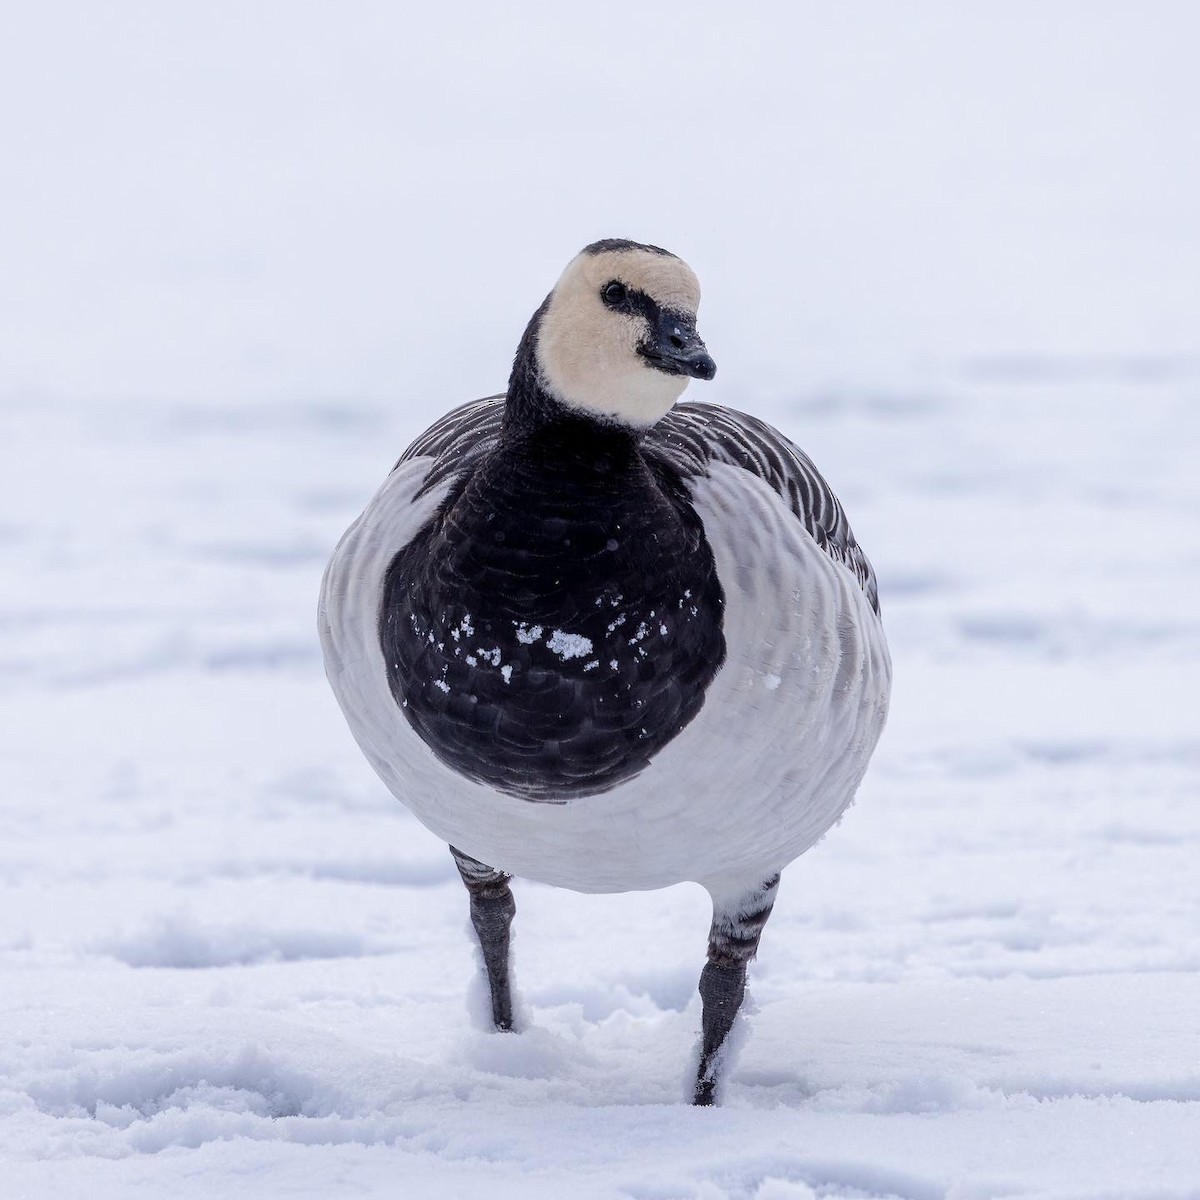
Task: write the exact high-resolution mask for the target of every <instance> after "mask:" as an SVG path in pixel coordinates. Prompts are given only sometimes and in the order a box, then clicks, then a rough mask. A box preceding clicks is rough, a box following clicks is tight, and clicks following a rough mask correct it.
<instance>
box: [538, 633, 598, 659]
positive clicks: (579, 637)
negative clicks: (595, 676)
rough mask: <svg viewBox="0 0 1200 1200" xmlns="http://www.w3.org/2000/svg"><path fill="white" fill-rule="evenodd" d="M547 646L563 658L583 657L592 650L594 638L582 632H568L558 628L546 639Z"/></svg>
mask: <svg viewBox="0 0 1200 1200" xmlns="http://www.w3.org/2000/svg"><path fill="white" fill-rule="evenodd" d="M546 646H547V648H548V649H549V650H550V652H551V653H553V654H557V655H558V657H559V658H561V659H563V660H566V659H569V658H583V656H584V655H585V654H591V652H592V639H591V638H586V637H584V636H583V634H581V633H566V632H564V631H563V630H561V629H556V630H554V632H553V633H551V634H550V636H549V637H548V638H547V639H546Z"/></svg>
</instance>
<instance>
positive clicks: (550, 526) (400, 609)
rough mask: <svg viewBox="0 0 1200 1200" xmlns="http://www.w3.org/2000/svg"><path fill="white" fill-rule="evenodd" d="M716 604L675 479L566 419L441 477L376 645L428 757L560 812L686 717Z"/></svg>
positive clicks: (708, 647)
mask: <svg viewBox="0 0 1200 1200" xmlns="http://www.w3.org/2000/svg"><path fill="white" fill-rule="evenodd" d="M723 606H724V598H723V596H722V593H721V587H720V584H719V582H718V580H717V575H716V568H715V565H714V563H713V557H712V552H711V550H710V549H709V546H708V543H707V542H706V540H705V538H704V532H703V527H702V525H701V522H700V519H699V518H698V517H697V516H696V514H695V512H694V511H693V510H692V508H691V506H690V504H689V502H688V499H687V495H686V492H685V490H684V488H683V485H682V483H681V481H680V478H679V477H678V475H676V474H673V473H672V470H671V468H670V466H669V465H663V464H661V463H655V464H654V465H651V464H650V463H648V462H647V460H646V459H644V458H643V456H642V454H641V453H640V451H639V450H638V448H637V443H636V441H635V440H634V438H633V437H632V436H631V435H629V434H627V433H624V432H621V431H618V430H613V429H606V428H603V427H600V426H598V425H597V424H596V423H595V422H591V421H583V420H579V421H574V420H571V421H564V422H559V423H556V424H554V425H552V426H548V427H541V428H537V429H533V430H526V431H524V432H521V433H520V434H513V435H512V436H509V437H505V438H503V439H501V440H500V442H499V443H498V445H497V447H496V449H495V450H494V451H493V452H492V453H491V454H489V455H488V456H487V457H486V458H484V459H483V460H482V461H481V462H477V463H474V464H473V465H472V469H471V470H470V471H469V472H468V473H467V474H465V475H464V476H463V477H462V478H460V479H459V480H458V481H457V482H456V484H455V486H454V488H453V490H452V491H451V493H450V495H449V497H448V498H447V500H446V502H445V503H444V504H443V505H442V507H441V509H440V510H439V512H438V513H437V515H436V516H435V517H434V518H433V520H432V521H430V523H429V524H428V525H427V526H426V527H425V528H424V529H422V530H421V532H420V533H419V534H418V535H417V536H416V537H415V538H414V539H413V541H412V542H410V543H409V544H408V545H407V546H406V547H405V548H404V549H403V550H402V551H400V553H399V554H397V555H396V557H395V559H394V560H393V561H392V563H391V566H390V568H389V570H388V572H387V575H386V578H385V581H384V589H383V598H382V606H381V610H380V641H381V645H382V649H383V654H384V658H385V661H386V664H387V672H388V682H389V684H390V686H391V690H392V694H393V695H394V696H395V698H396V702H397V703H398V704H399V705H400V706H401V708H402V710H403V712H404V715H405V717H406V718H407V719H408V721H409V723H410V724H411V725H412V727H413V729H415V730H416V732H417V733H418V734H419V735H420V737H421V738H422V739H423V740H424V741H425V743H426V745H428V746H429V748H430V749H431V750H432V751H433V753H434V754H436V755H437V757H438V758H439V759H441V761H442V762H444V763H445V764H446V765H447V766H449V767H451V768H452V769H454V770H455V771H458V772H459V773H460V774H462V775H465V776H467V777H469V778H471V779H474V780H478V781H480V782H482V783H486V784H489V785H491V786H492V787H495V788H497V789H499V790H500V791H503V792H507V793H509V794H512V795H517V796H522V797H526V798H528V799H531V800H541V801H549V802H554V801H560V802H561V801H564V800H567V799H569V798H571V797H575V796H586V795H591V794H595V793H598V792H603V791H606V790H607V789H609V788H611V787H613V786H614V785H615V784H617V783H619V782H621V781H622V780H625V779H629V778H631V777H632V776H634V775H636V774H637V773H638V772H639V771H641V770H642V769H643V768H644V767H645V766H646V765H647V764H648V763H649V762H650V760H651V759H652V758H653V757H654V755H655V754H656V753H657V752H658V751H659V750H661V749H662V748H663V747H664V746H665V745H667V743H668V742H670V741H671V739H672V738H674V737H675V736H676V735H677V734H678V733H679V732H680V730H682V729H683V728H684V727H685V726H686V725H687V724H688V722H689V721H691V720H692V719H693V718H694V717H695V716H696V714H697V713H698V712H699V711H700V709H701V707H702V705H703V703H704V695H705V690H706V688H707V687H708V685H709V683H710V682H711V681H712V679H713V677H714V675H715V674H716V672H717V669H718V668H719V666H720V664H721V662H722V660H723V658H724V654H725V639H724V635H723V633H722V610H723Z"/></svg>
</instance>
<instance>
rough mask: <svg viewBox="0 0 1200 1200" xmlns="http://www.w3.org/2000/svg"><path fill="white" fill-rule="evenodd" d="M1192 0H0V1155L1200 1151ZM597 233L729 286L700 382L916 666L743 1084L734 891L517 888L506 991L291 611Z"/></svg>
mask: <svg viewBox="0 0 1200 1200" xmlns="http://www.w3.org/2000/svg"><path fill="white" fill-rule="evenodd" d="M630 22H634V23H639V26H640V33H639V35H638V36H635V37H631V36H629V35H628V30H627V28H626V25H627V24H628V23H630ZM1197 32H1200V29H1198V28H1197V17H1196V13H1195V10H1194V9H1193V7H1192V6H1189V5H1185V4H1178V5H1172V4H1169V3H1164V4H1160V5H1157V6H1155V7H1154V8H1153V10H1146V11H1144V12H1139V11H1138V10H1137V9H1136V7H1135V6H1122V5H1109V4H1095V5H1088V6H1086V10H1085V9H1084V8H1081V7H1076V6H1069V5H1062V6H1041V5H1020V4H1018V5H1008V6H1004V7H1003V8H993V9H988V10H986V11H985V9H984V7H983V6H949V5H941V4H935V3H917V4H912V5H905V6H897V7H893V6H886V5H867V6H856V7H854V8H851V7H842V6H786V7H785V6H782V5H762V6H758V7H756V8H754V9H753V10H752V11H749V12H746V13H742V12H736V13H735V12H734V11H733V10H731V9H729V8H728V6H724V5H722V6H717V5H715V4H713V5H709V4H690V5H687V6H683V5H672V4H665V5H662V6H657V7H652V8H646V6H633V5H625V4H620V3H617V4H611V5H607V6H604V7H603V9H591V8H586V9H585V8H578V9H569V8H564V7H563V6H558V7H550V6H543V5H541V4H535V3H532V2H529V3H524V4H519V5H515V6H507V7H506V8H504V9H503V10H499V9H498V10H496V12H495V13H493V12H492V10H491V9H488V8H485V7H482V6H478V7H471V6H468V8H467V9H463V10H456V12H455V13H454V14H453V15H448V16H446V17H441V16H435V15H432V14H426V15H424V16H421V17H420V18H419V20H418V18H417V17H416V16H415V15H414V13H412V12H410V11H407V10H405V9H403V8H400V7H394V6H385V5H375V4H365V5H362V6H355V8H354V9H353V11H352V12H350V11H349V10H345V9H335V8H334V7H333V6H326V5H321V4H316V3H303V4H288V5H284V4H274V3H265V4H263V5H261V6H254V7H253V8H252V9H246V8H245V7H244V6H236V7H235V6H233V5H227V4H221V3H217V4H212V5H205V6H187V7H185V6H176V7H175V8H161V7H153V6H150V7H147V6H144V5H140V4H135V3H127V4H118V5H114V6H106V7H105V9H104V13H103V16H101V15H100V14H99V10H97V9H94V8H93V7H91V6H85V5H79V4H70V3H59V4H51V5H42V6H24V7H23V8H21V9H20V11H17V12H14V13H13V14H10V15H9V16H8V17H7V19H6V31H5V37H4V38H3V39H0V90H2V91H3V96H2V97H0V98H3V99H4V100H5V101H6V102H5V103H3V104H0V126H3V140H4V144H5V146H6V153H5V155H4V156H3V159H2V160H0V182H2V183H3V190H4V194H5V220H4V222H3V223H0V259H2V260H3V263H4V277H5V286H4V289H3V294H2V295H0V405H2V411H3V419H4V425H5V431H4V437H3V439H0V477H2V478H3V479H4V481H5V501H4V506H3V512H2V514H0V547H2V548H3V551H4V556H5V560H6V569H5V571H4V573H3V575H2V576H0V755H2V760H3V762H4V765H5V771H4V782H5V786H4V788H3V790H2V791H0V811H2V816H3V827H4V830H5V836H4V840H3V843H2V845H0V895H2V903H0V967H2V970H3V978H4V981H5V983H4V987H3V989H0V1027H2V1028H3V1029H4V1033H5V1036H4V1039H3V1044H2V1046H0V1177H2V1178H3V1181H4V1182H3V1185H2V1187H0V1191H2V1192H3V1194H4V1195H5V1196H6V1197H7V1196H9V1195H11V1196H14V1197H16V1196H31V1197H34V1196H37V1197H41V1196H48V1195H53V1196H62V1197H72V1196H81V1197H82V1196H87V1197H89V1198H92V1200H108V1198H109V1197H114V1198H115V1197H122V1198H127V1197H139V1196H145V1197H161V1196H172V1197H176V1196H177V1197H192V1196H195V1197H208V1196H212V1195H217V1194H222V1193H229V1194H237V1195H253V1196H256V1197H270V1196H287V1197H292V1196H320V1197H330V1196H341V1195H364V1196H396V1195H414V1196H422V1197H454V1196H461V1195H473V1194H477V1193H478V1192H480V1191H481V1190H482V1189H487V1191H488V1193H489V1194H490V1195H491V1196H493V1197H495V1198H496V1200H508V1198H509V1197H522V1198H525V1197H547V1198H550V1197H553V1198H559V1197H564V1196H570V1197H580V1198H582V1200H589V1198H592V1197H596V1198H601V1197H603V1198H605V1200H609V1198H613V1197H622V1198H636V1200H668V1198H669V1200H676V1198H678V1200H717V1198H720V1197H727V1196H728V1197H737V1198H739V1200H741V1198H745V1200H795V1198H798V1197H803V1198H805V1200H810V1198H811V1197H813V1196H818V1197H822V1198H827V1197H837V1198H845V1200H851V1198H859V1197H871V1198H883V1197H902V1198H904V1200H927V1198H928V1200H984V1198H993V1197H996V1198H998V1197H1009V1196H1011V1197H1017V1196H1020V1197H1023V1198H1027V1200H1131V1198H1133V1200H1150V1198H1154V1200H1184V1198H1185V1197H1196V1196H1198V1195H1200V1033H1198V1030H1197V1018H1196V1014H1197V1013H1198V1012H1200V893H1198V891H1197V887H1196V882H1195V880H1196V871H1195V864H1196V857H1197V853H1198V851H1200V804H1198V803H1197V800H1198V798H1200V797H1198V793H1200V731H1198V727H1197V721H1196V715H1195V714H1196V707H1195V694H1196V684H1195V680H1196V676H1197V667H1198V660H1200V619H1198V618H1197V615H1196V606H1195V597H1196V594H1197V586H1198V583H1200V539H1198V535H1197V529H1198V528H1200V523H1198V520H1197V518H1198V516H1200V480H1198V476H1197V472H1196V469H1195V462H1196V458H1197V448H1198V436H1200V405H1198V403H1197V402H1198V401H1200V332H1198V330H1200V327H1198V326H1197V322H1196V319H1195V314H1196V313H1197V312H1198V311H1200V291H1198V289H1200V221H1198V219H1197V215H1196V214H1197V213H1200V179H1198V168H1197V165H1196V164H1197V163H1198V162H1200V155H1198V154H1197V149H1198V147H1197V138H1198V137H1200V133H1198V132H1197V126H1196V123H1195V122H1194V120H1193V117H1192V114H1194V112H1195V111H1196V107H1197V100H1198V99H1200V96H1198V88H1200V82H1198V80H1197V76H1196V73H1195V71H1194V49H1193V48H1194V46H1195V44H1196V34H1197ZM680 47H683V48H682V49H681V48H680ZM568 52H569V55H570V56H569V57H568ZM651 75H652V77H653V78H654V79H655V80H656V81H657V82H656V86H655V87H654V88H652V89H649V88H647V87H646V86H645V79H646V77H647V76H651ZM664 98H665V99H664ZM684 151H687V153H685V152H684ZM547 162H549V163H552V164H553V168H552V169H547V168H546V166H545V164H546V163H547ZM610 235H622V236H634V237H641V238H644V239H646V240H650V241H657V242H660V243H663V244H666V245H668V246H671V247H673V248H676V249H678V250H679V251H680V252H681V253H683V254H685V255H686V257H687V258H688V259H689V261H691V263H692V265H693V266H694V267H695V268H696V269H697V271H698V272H699V274H700V276H701V279H702V281H703V283H704V287H705V301H704V306H703V308H702V313H701V330H702V332H703V333H704V336H705V338H706V340H707V342H708V344H709V346H710V348H711V349H712V352H713V354H714V356H715V357H716V359H717V361H718V363H719V365H720V368H721V370H720V373H719V375H718V377H717V379H716V380H715V381H714V383H713V384H712V385H711V386H704V387H702V386H701V385H699V384H693V385H692V389H691V392H690V393H689V394H690V395H693V396H697V397H699V396H704V397H708V398H717V399H721V400H724V401H727V402H730V403H735V404H737V405H738V406H740V407H743V408H748V409H751V410H753V411H755V412H758V413H760V414H762V415H763V416H765V417H767V418H768V419H770V420H772V421H774V422H775V423H777V424H778V425H780V426H781V427H782V428H783V429H784V430H785V431H786V432H787V433H788V434H789V435H791V436H792V437H794V438H795V439H796V440H797V441H798V442H799V443H800V444H801V445H802V446H804V448H805V449H806V450H808V451H809V452H810V453H811V454H812V456H813V458H814V459H815V461H816V462H817V463H818V465H819V466H820V467H821V469H822V470H823V472H824V473H825V474H826V475H827V476H828V477H829V478H830V480H831V481H832V482H833V484H834V486H835V487H836V489H837V490H838V492H839V494H840V496H841V497H842V499H843V501H844V502H845V504H846V507H847V509H848V511H849V513H850V516H851V519H852V521H853V524H854V528H855V532H856V533H857V535H858V536H859V537H860V539H861V541H862V542H863V544H864V546H865V547H866V549H867V551H868V553H869V554H870V555H871V557H872V560H873V561H874V563H875V565H876V568H877V569H878V572H879V576H880V581H881V595H882V600H883V606H884V615H885V620H886V623H887V628H888V632H889V637H890V641H891V646H892V651H893V657H894V661H895V676H896V689H895V696H894V703H893V708H892V718H891V723H890V726H889V729H888V731H887V733H886V734H885V738H884V741H883V743H882V745H881V748H880V751H879V753H878V756H877V759H876V762H875V764H874V766H873V768H872V771H871V773H870V774H869V775H868V777H867V781H866V784H865V786H864V788H863V790H862V792H861V794H860V799H859V802H858V803H857V805H856V806H855V807H854V808H853V809H852V810H851V812H850V813H849V814H848V816H847V817H846V819H845V820H844V822H843V823H842V825H841V826H840V827H839V828H838V829H836V830H834V831H833V833H831V834H830V836H829V837H828V838H827V839H826V840H825V841H824V842H823V843H822V844H821V845H820V846H818V847H817V848H816V849H815V850H813V851H812V852H811V853H810V854H808V855H806V856H805V857H804V859H802V860H801V861H800V862H799V863H797V864H795V866H794V867H792V868H791V869H790V870H789V871H788V872H787V873H786V875H785V877H784V881H783V885H782V888H781V892H780V898H779V902H778V904H777V906H776V910H775V914H774V915H773V917H772V919H771V922H770V924H769V925H768V926H767V929H766V933H765V935H764V939H763V947H762V957H761V961H759V962H758V963H756V964H755V966H754V967H753V969H752V980H751V992H752V1001H753V1004H752V1007H753V1008H754V1010H755V1011H753V1012H752V1013H751V1014H750V1015H748V1017H747V1018H746V1020H745V1021H744V1022H743V1024H742V1028H741V1029H740V1030H739V1035H740V1039H741V1048H740V1054H739V1055H738V1057H737V1059H736V1061H735V1062H734V1064H733V1067H732V1071H731V1075H730V1079H729V1085H728V1088H727V1092H726V1097H725V1103H724V1105H723V1106H722V1107H721V1108H718V1109H714V1110H708V1111H699V1110H695V1109H692V1108H690V1107H689V1106H687V1105H686V1104H685V1103H683V1100H684V1098H685V1097H686V1094H687V1084H688V1079H687V1076H688V1072H689V1068H690V1066H691V1062H692V1056H693V1054H694V1052H695V1044H696V1038H697V1033H698V1025H699V1009H698V1000H697V997H696V993H695V988H696V980H697V978H698V975H699V970H700V966H701V963H702V959H703V952H704V940H705V935H706V932H707V922H708V916H709V914H708V911H707V908H706V903H705V897H704V895H703V894H702V893H701V892H700V890H699V889H698V888H695V887H691V886H684V887H679V888H673V889H669V890H667V891H663V892H658V893H650V894H645V895H629V896H610V897H604V896H582V895H575V894H573V893H568V892H562V891H554V890H551V889H548V888H543V887H538V886H534V885H529V884H520V885H518V888H517V901H518V905H519V909H520V911H519V915H518V918H517V926H516V928H517V940H516V980H517V986H518V988H519V989H520V993H521V997H522V1004H523V1006H524V1008H523V1012H524V1014H525V1015H524V1026H525V1028H524V1031H523V1032H522V1033H521V1034H519V1035H517V1036H511V1037H500V1036H495V1035H490V1034H487V1033H486V1032H484V1031H482V1030H481V1029H480V1028H479V1027H478V1026H477V1025H476V1024H475V1023H474V1022H473V1020H472V1017H471V1015H470V1011H469V1010H470V1006H471V1004H472V1003H474V1002H475V1000H477V999H478V997H477V995H476V994H475V991H473V989H475V988H476V983H475V981H474V977H475V961H474V951H473V949H472V946H471V943H470V941H469V940H468V937H467V935H466V933H465V927H466V921H467V908H466V900H465V893H464V892H463V889H462V887H461V884H460V883H459V881H458V878H457V875H456V872H455V870H454V867H453V864H452V862H451V860H450V858H449V855H448V854H447V853H446V851H445V848H444V847H443V846H442V845H441V844H440V843H438V842H437V840H436V839H434V838H433V837H432V836H430V835H428V834H427V833H425V832H424V831H423V830H422V829H421V828H420V826H418V825H417V824H416V822H415V821H414V820H412V819H411V818H410V817H409V816H408V815H407V814H406V812H405V810H404V809H403V808H402V807H401V806H399V805H397V804H396V803H395V802H394V801H393V800H391V798H390V797H389V796H388V795H387V794H386V793H385V791H384V789H383V788H382V786H381V785H380V784H379V783H378V782H377V781H376V780H375V779H374V777H373V776H372V775H371V773H370V771H369V769H368V768H367V766H366V764H365V762H364V761H363V760H362V758H361V755H360V754H359V752H358V750H357V748H356V747H355V746H354V744H353V742H352V741H351V739H350V737H349V735H348V734H347V732H346V729H345V726H344V723H343V722H342V720H341V717H340V714H339V713H338V711H337V708H336V705H335V704H334V702H333V699H332V697H331V695H330V693H329V691H328V689H327V687H326V685H325V683H324V681H323V679H322V677H321V667H320V662H319V656H318V651H317V647H316V639H315V634H314V631H313V608H314V604H315V595H316V590H317V584H318V580H319V577H320V573H321V570H322V568H323V565H324V562H325V560H326V558H327V556H328V553H329V551H330V548H331V547H332V545H333V543H334V542H335V541H336V539H337V537H338V536H339V535H340V533H341V532H342V530H343V529H344V528H345V526H346V525H347V524H348V523H349V521H350V520H351V519H352V517H353V516H354V515H355V514H356V513H357V511H358V510H359V509H360V508H361V506H362V505H363V504H364V503H365V501H366V500H367V498H368V497H369V495H370V494H371V492H372V491H373V489H374V488H375V486H376V485H377V484H378V482H379V480H380V479H381V478H382V476H383V475H384V473H385V472H386V471H387V469H388V468H389V467H390V466H391V464H392V462H393V461H394V460H395V458H396V456H397V455H398V453H399V451H400V450H401V449H402V448H403V447H404V446H405V445H406V444H407V441H408V440H409V439H410V438H411V437H412V436H413V435H414V434H415V433H417V432H418V431H419V430H420V429H421V428H423V427H424V425H425V424H427V423H428V421H430V420H431V419H432V418H433V417H435V416H436V415H438V414H439V413H440V412H441V411H443V410H444V409H445V408H446V407H448V406H449V404H451V403H453V402H455V401H458V400H461V399H467V398H470V397H472V396H476V395H483V394H485V393H487V392H490V391H494V390H496V389H497V388H498V387H499V386H501V385H502V384H503V379H504V376H505V372H506V368H507V365H508V363H509V362H511V358H512V353H513V348H514V347H515V344H516V340H517V337H518V336H519V334H520V330H521V327H522V325H523V323H524V321H525V320H526V319H527V317H528V315H529V313H530V312H531V311H532V309H533V308H534V307H535V306H536V304H537V303H538V302H539V301H540V299H541V297H542V295H544V293H545V290H546V288H547V287H548V285H549V283H550V282H552V280H553V279H554V278H555V277H556V275H557V273H558V271H559V270H561V268H562V266H563V264H564V262H565V260H566V258H567V256H568V255H569V254H570V253H571V252H573V250H575V249H577V248H578V247H579V246H581V245H582V244H583V243H585V242H586V241H588V240H590V239H592V238H594V237H600V236H610ZM462 632H464V633H466V634H468V635H469V634H471V633H473V629H468V628H466V626H465V625H464V626H463V629H462ZM529 632H530V633H532V630H530V631H529ZM545 632H546V631H542V630H539V631H538V633H537V635H536V636H537V637H539V638H540V637H542V636H543V634H544V633H545ZM502 669H503V668H502ZM473 996H474V999H472V997H473Z"/></svg>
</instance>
